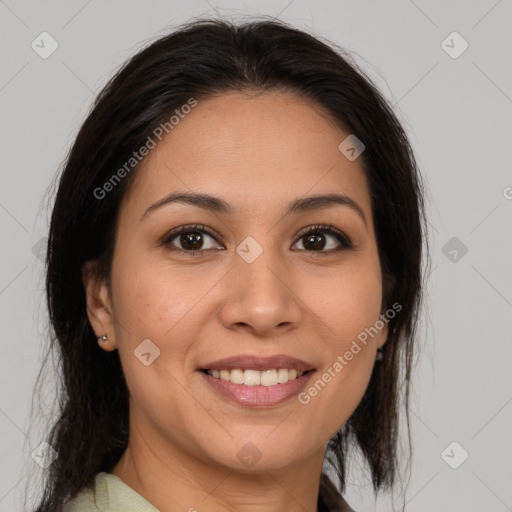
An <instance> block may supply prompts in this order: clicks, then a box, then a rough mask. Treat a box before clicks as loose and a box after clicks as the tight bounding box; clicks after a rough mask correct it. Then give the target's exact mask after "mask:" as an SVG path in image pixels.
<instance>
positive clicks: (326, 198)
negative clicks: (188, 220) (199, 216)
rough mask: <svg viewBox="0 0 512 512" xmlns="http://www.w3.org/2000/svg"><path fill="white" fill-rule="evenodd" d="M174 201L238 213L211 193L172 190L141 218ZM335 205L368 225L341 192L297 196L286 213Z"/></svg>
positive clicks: (357, 208)
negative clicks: (344, 207) (357, 215)
mask: <svg viewBox="0 0 512 512" xmlns="http://www.w3.org/2000/svg"><path fill="white" fill-rule="evenodd" d="M172 203H181V204H189V205H192V206H196V207H198V208H202V209H203V210H207V211H211V212H214V213H221V214H225V215H233V214H235V213H236V210H235V208H234V207H233V206H232V205H230V204H229V203H227V202H226V201H224V200H223V199H221V198H219V197H215V196H211V195H209V194H198V193H187V192H172V193H171V194H169V195H167V196H165V197H164V198H162V199H160V200H159V201H157V202H156V203H153V204H152V205H151V206H150V207H149V208H147V210H146V211H145V212H144V214H143V215H142V217H141V220H142V219H143V218H144V217H146V215H148V214H149V213H151V212H154V211H155V210H157V209H159V208H162V207H163V206H166V205H168V204H172ZM335 205H341V206H348V207H349V208H351V209H352V210H353V211H355V212H356V213H358V214H359V216H360V217H361V218H362V219H363V222H364V224H365V226H366V227H368V224H367V221H366V217H365V215H364V212H363V209H362V208H361V207H360V206H359V205H358V204H357V203H356V201H354V200H353V199H352V198H350V197H348V196H345V195H341V194H324V195H316V196H306V197H300V198H297V199H295V200H293V201H292V202H291V203H289V204H288V207H287V209H286V211H285V214H284V215H285V216H288V215H293V214H298V213H304V212H311V211H317V210H324V209H326V208H330V207H332V206H335Z"/></svg>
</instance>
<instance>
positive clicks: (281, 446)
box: [84, 92, 387, 512]
mask: <svg viewBox="0 0 512 512" xmlns="http://www.w3.org/2000/svg"><path fill="white" fill-rule="evenodd" d="M348 135H349V133H348V132H346V131H344V130H343V129H342V128H341V127H340V126H339V125H338V124H337V123H335V122H334V121H333V120H332V119H331V118H329V116H327V115H326V114H325V113H323V111H322V110H321V109H320V108H319V107H318V106H317V105H314V104H312V103H310V102H307V101H305V100H303V99H300V98H298V97H296V96H294V95H291V94H289V93H277V92H273V93H264V94H254V93H250V94H249V93H238V92H236V93H228V94H222V95H218V96H215V97H210V98H208V99H202V100H200V101H198V105H197V106H196V107H195V108H194V109H193V110H192V111H191V112H190V114H188V115H187V116H186V117H185V118H184V119H182V120H181V121H180V122H179V124H178V125H177V126H175V127H174V129H173V130H172V131H171V132H170V133H169V135H167V136H166V137H165V138H164V139H163V140H162V142H161V143H159V144H158V146H157V147H156V148H155V149H153V150H152V151H151V153H150V154H149V155H148V157H146V159H145V161H144V162H143V165H142V168H141V169H140V170H139V171H138V174H137V177H136V180H135V181H134V183H133V184H132V187H131V188H130V189H129V190H128V192H127V194H126V195H125V197H124V198H123V201H122V204H121V207H120V211H119V219H118V227H117V234H116V245H115V251H114V257H113V264H112V276H111V289H109V287H108V286H107V284H106V283H105V282H103V281H102V280H101V279H100V278H98V277H96V275H95V274H94V272H92V271H91V268H93V267H89V266H87V267H85V268H84V286H85V288H86V291H87V309H88V315H89V319H90V322H91V325H92V327H93V329H94V330H95V332H96V333H97V334H98V335H101V334H105V333H106V334H107V335H108V341H107V342H105V343H102V344H101V347H102V348H103V349H104V350H108V351H111V350H119V355H120V358H121V363H122V365H123V369H124V371H125V373H126V380H127V384H128V387H129V392H130V426H131V428H130V440H129V445H128V448H127V450H126V452H125V453H124V455H123V456H122V458H121V459H120V461H119V462H118V464H117V465H116V466H115V467H114V469H113V471H112V473H113V474H114V475H116V476H118V477H119V478H121V480H123V481H124V482H125V483H127V484H128V485H129V486H130V487H132V488H133V489H135V490H136V491H137V492H138V493H139V494H141V495H142V496H143V497H145V498H146V499H147V500H148V501H149V502H150V503H152V504H153V505H154V506H155V507H157V508H158V509H159V510H161V511H162V512H167V511H168V512H170V511H174V510H189V509H190V510H193V509H191V507H194V508H195V509H196V510H198V511H201V510H208V511H212V512H216V511H226V510H229V511H235V510H236V511H238V512H259V511H265V512H272V511H282V510H289V511H304V510H308V511H316V502H317V499H318V489H319V482H320V475H321V471H322V463H323V460H324V454H325V449H326V444H327V442H328V440H329V439H330V437H331V436H332V435H334V434H335V433H336V432H337V431H338V430H339V429H340V428H341V426H342V425H343V424H344V423H345V422H346V420H347V419H348V418H349V416H350V415H351V414H352V412H353V411H354V410H355V408H356V406H357V404H358V403H359V402H360V400H361V398H362V396H363V395H364V392H365V390H366V388H367V385H368V382H369V379H370V375H371V372H372V369H373V365H374V362H375V354H376V350H377V348H378V347H380V346H382V345H383V344H384V343H385V341H386V338H387V328H386V327H385V328H384V329H382V330H381V331H380V332H379V334H378V335H377V336H375V337H373V338H369V340H368V344H367V345H366V346H362V350H361V351H360V352H359V353H358V354H357V355H355V356H354V358H353V359H352V360H351V361H350V362H349V363H348V364H347V365H346V366H345V367H344V368H343V370H342V371H340V372H338V373H337V374H336V376H335V377H334V378H332V380H331V381H330V382H329V383H328V384H327V385H326V386H325V387H324V388H323V389H322V390H321V391H320V392H319V393H318V394H317V395H316V396H315V397H313V398H311V401H310V402H309V403H308V404H306V405H304V404H301V403H299V401H298V400H297V397H293V398H291V399H288V400H287V401H286V402H284V403H282V404H278V405H273V406H269V407H265V408H250V407H247V406H242V405H239V404H237V403H235V402H232V401H229V400H228V399H226V398H224V397H223V396H221V395H220V394H218V393H217V392H216V391H214V390H213V389H212V388H211V387H210V386H209V385H208V384H207V383H205V381H204V379H203V377H202V376H201V375H200V374H199V373H198V371H196V370H197V369H198V368H199V367H201V365H202V364H203V365H204V364H205V363H207V362H211V361H214V360H217V359H220V358H224V357H229V356H233V355H237V354H253V355H263V356H270V355H274V354H286V355H291V356H294V357H297V358H300V359H303V360H305V361H308V362H310V363H311V364H312V365H313V366H314V367H315V368H316V369H317V374H316V376H314V377H313V378H312V379H311V380H310V381H309V383H308V385H307V386H308V387H309V386H310V385H311V384H313V383H314V382H315V381H316V380H317V378H319V377H320V376H321V375H322V374H323V373H324V372H325V371H326V370H327V369H328V368H329V367H332V365H333V363H334V362H335V361H336V360H337V357H338V356H339V355H343V354H344V353H345V352H346V351H347V350H348V349H349V348H350V346H351V343H352V342H353V340H354V339H356V338H357V336H358V334H359V333H361V332H362V331H363V330H364V329H365V328H366V327H369V326H372V325H374V324H375V322H376V321H377V320H378V318H379V315H380V313H381V312H382V303H381V302H382V278H381V268H380V263H379V257H378V252H377V245H376V238H375V233H374V226H373V222H372V211H371V204H370V195H369V191H368V185H367V182H366V178H365V175H364V172H363V169H362V166H361V159H356V160H354V161H349V160H348V159H347V158H346V157H345V156H344V155H343V154H342V153H341V152H340V151H339V150H338V145H339V144H340V142H341V141H343V140H344V139H345V138H346V137H347V136H348ZM176 191H180V192H192V191H193V192H201V193H208V194H211V195H214V196H218V197H220V198H222V199H224V200H225V201H227V202H229V203H230V204H231V205H232V206H233V207H234V208H235V209H236V213H235V214H234V215H225V214H222V213H212V212H209V211H206V210H203V209H200V208H198V207H196V206H192V205H186V204H178V203H175V204H169V205H166V206H163V207H161V208H159V209H156V210H154V211H153V212H151V213H149V214H147V215H146V216H144V218H143V219H142V220H141V217H142V216H143V214H144V212H145V210H146V209H147V208H148V207H149V206H150V205H152V204H153V203H155V202H157V201H158V200H160V199H162V198H163V197H165V196H166V195H167V194H169V193H170V192H176ZM330 193H339V194H344V195H347V196H349V197H350V198H352V199H353V200H354V201H355V202H357V204H358V205H359V206H360V207H361V209H362V211H363V212H364V216H365V218H366V223H367V224H365V222H364V221H363V219H362V218H361V217H360V216H359V215H358V213H357V212H356V211H354V210H353V209H351V208H349V207H347V206H340V205H334V206H331V207H329V208H326V209H324V210H318V211H311V212H307V213H298V214H293V215H290V216H284V215H283V212H284V210H285V207H286V205H287V204H288V203H289V202H290V201H292V200H294V199H296V198H299V197H305V196H311V195H317V194H330ZM105 200H108V198H106V199H105ZM195 223H199V224H203V225H205V226H207V227H209V228H212V229H213V230H215V231H217V232H218V233H219V234H220V237H217V238H216V239H215V238H211V237H210V236H209V235H207V234H204V235H203V236H204V238H203V241H204V242H203V246H202V248H201V249H200V250H202V251H203V253H202V254H203V255H202V256H201V255H199V256H190V255H187V254H186V253H185V252H179V249H180V248H182V247H183V246H182V245H180V238H179V235H178V236H177V237H175V238H174V241H173V242H172V245H171V247H172V248H174V249H175V251H172V249H171V248H169V247H165V246H164V245H163V243H162V240H163V239H164V238H165V235H166V234H167V233H169V232H170V231H171V230H172V229H174V228H177V227H180V226H186V225H188V224H195ZM320 223H321V224H329V225H332V226H334V227H335V228H338V229H339V230H341V231H343V232H344V233H345V234H346V235H347V236H348V237H349V238H350V239H351V240H352V242H353V243H354V245H355V248H354V249H343V250H340V251H339V252H330V254H329V253H328V251H329V250H330V249H333V248H339V247H343V246H342V245H341V243H340V242H339V241H338V239H337V238H336V237H335V236H334V235H331V234H329V233H324V237H325V238H324V241H325V243H326V244H327V245H326V246H325V248H323V249H319V250H315V249H314V248H313V249H311V248H309V249H306V248H305V247H306V245H307V240H306V237H304V236H303V235H301V236H298V234H299V232H301V231H302V230H303V229H304V228H308V227H310V226H313V225H315V224H320ZM192 231H194V230H192ZM306 232H307V231H304V233H306ZM247 236H251V237H253V238H254V239H255V240H256V241H257V242H258V244H259V245H260V246H261V247H262V248H263V252H262V253H261V255H260V256H259V257H258V258H256V260H255V261H254V262H252V263H250V264H249V263H247V262H246V261H245V260H244V259H242V258H241V257H240V256H239V255H238V254H237V253H236V252H235V250H236V247H237V246H238V245H239V244H240V243H241V242H242V241H243V240H244V239H245V238H246V237H247ZM216 248H220V249H223V250H215V249H216ZM320 253H321V254H320ZM145 339H150V340H151V341H152V343H154V344H155V345H156V346H157V347H158V348H159V350H160V356H159V357H158V358H156V359H155V360H154V361H153V362H152V364H150V365H148V366H145V365H144V364H141V361H140V360H139V359H138V358H137V357H135V355H134V350H135V349H136V348H137V346H138V345H139V344H140V343H141V342H142V340H145ZM249 441H250V442H251V443H253V445H255V446H256V447H257V449H258V451H259V453H260V454H261V458H260V459H259V460H258V461H257V463H255V464H254V465H253V466H252V467H248V465H247V464H245V463H244V462H243V461H241V460H240V459H239V458H238V457H237V453H238V451H239V450H240V449H241V448H242V447H243V446H244V445H245V444H246V443H247V442H249Z"/></svg>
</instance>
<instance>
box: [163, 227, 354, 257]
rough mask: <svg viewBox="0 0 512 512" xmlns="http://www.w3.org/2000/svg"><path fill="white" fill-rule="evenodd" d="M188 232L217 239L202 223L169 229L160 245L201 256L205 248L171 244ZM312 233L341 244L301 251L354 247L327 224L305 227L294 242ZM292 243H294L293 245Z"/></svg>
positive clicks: (347, 239) (331, 251)
mask: <svg viewBox="0 0 512 512" xmlns="http://www.w3.org/2000/svg"><path fill="white" fill-rule="evenodd" d="M190 232H200V233H206V234H207V235H209V236H211V237H212V238H213V239H214V240H215V241H217V237H218V236H219V235H217V234H216V233H215V232H214V231H212V230H211V229H209V228H208V227H206V226H204V225H202V224H193V225H189V226H182V227H181V228H178V229H176V230H173V231H171V232H170V233H168V234H167V235H166V236H165V237H164V239H163V240H162V245H163V246H164V247H166V248H167V249H169V250H171V251H175V252H181V253H184V254H186V255H187V256H203V255H204V253H206V252H207V251H208V249H207V250H203V249H201V250H189V249H180V248H179V247H175V246H173V245H172V244H171V242H172V240H173V239H174V238H176V237H177V236H178V235H181V234H182V233H190ZM314 233H327V234H329V235H333V236H334V237H335V238H337V239H338V241H339V242H340V244H341V246H342V247H340V248H338V249H329V250H327V251H323V250H321V251H308V250H307V249H299V251H301V252H308V253H312V255H313V256H317V255H330V254H334V253H338V252H341V251H344V250H350V249H354V244H353V243H352V241H351V240H350V238H349V237H348V236H347V235H345V233H343V232H342V231H340V230H338V229H336V228H335V227H333V226H329V225H327V224H317V225H315V226H311V227H309V228H307V230H306V231H304V232H303V233H302V234H299V235H298V238H297V240H296V242H295V243H297V242H298V241H299V240H300V239H301V238H304V237H305V236H306V235H311V234H314ZM295 243H294V245H295Z"/></svg>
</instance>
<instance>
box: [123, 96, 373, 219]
mask: <svg viewBox="0 0 512 512" xmlns="http://www.w3.org/2000/svg"><path fill="white" fill-rule="evenodd" d="M164 133H165V132H164ZM348 135H349V133H348V132H347V131H345V130H344V129H343V128H341V126H340V124H339V123H337V122H335V121H334V120H333V119H332V118H331V117H330V116H329V115H328V114H327V113H326V112H325V111H324V110H323V109H322V108H321V107H319V106H318V105H316V104H315V103H312V102H309V101H307V100H304V99H301V98H299V97H297V96H295V95H292V94H291V93H277V92H272V93H263V94H262V93H259V94H255V93H226V94H222V95H217V96H213V97H208V98H206V99H198V100H197V106H195V107H194V108H193V109H192V110H191V111H190V113H188V114H186V115H182V117H181V118H180V119H179V122H178V123H176V124H174V125H173V128H172V129H171V130H170V131H169V133H168V134H167V135H165V136H164V137H163V139H162V141H161V142H158V139H156V142H158V144H157V145H156V147H155V148H154V149H153V150H151V152H150V153H149V155H148V156H147V157H146V158H145V160H144V161H143V163H142V165H141V168H140V169H139V171H138V173H137V177H136V180H135V181H134V183H133V184H132V187H131V188H130V190H129V191H128V193H127V197H125V200H124V202H125V203H126V202H129V203H130V205H131V208H132V209H136V210H140V209H141V208H144V207H145V206H146V207H147V203H148V202H151V201H156V200H158V199H159V198H161V197H162V196H163V195H166V194H167V193H169V192H171V191H173V190H182V191H189V192H190V191H191V190H193V191H197V192H205V193H209V194H212V195H216V196H218V197H222V198H225V199H226V200H228V201H229V202H230V203H232V204H233V205H234V206H235V208H236V209H237V210H240V211H242V210H244V209H245V210H247V211H251V212H254V211H258V210H261V211H263V210H264V209H265V208H266V206H267V205H268V206H271V205H273V206H274V207H275V205H276V204H277V203H288V202H289V201H290V200H292V199H295V198H296V197H299V196H304V195H313V194H315V195H316V194H321V193H324V194H325V193H333V192H339V193H343V194H346V195H351V196H352V197H354V198H355V199H357V201H358V202H359V204H360V205H361V206H362V207H363V209H365V210H367V212H369V211H370V210H369V208H370V198H369V194H368V190H367V183H366V178H365V175H364V172H363V168H362V163H361V159H358V160H354V161H350V160H348V159H347V158H346V157H345V156H344V155H343V154H342V153H341V152H340V151H339V149H338V146H339V144H340V143H341V142H342V141H343V140H344V139H345V138H346V137H347V136H348Z"/></svg>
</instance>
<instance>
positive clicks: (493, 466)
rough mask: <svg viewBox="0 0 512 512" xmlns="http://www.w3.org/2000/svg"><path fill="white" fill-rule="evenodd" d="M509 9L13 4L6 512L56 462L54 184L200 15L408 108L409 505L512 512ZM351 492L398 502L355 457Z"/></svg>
mask: <svg viewBox="0 0 512 512" xmlns="http://www.w3.org/2000/svg"><path fill="white" fill-rule="evenodd" d="M511 3H512V2H511V1H510V0H500V1H496V0H485V1H484V0H481V1H478V2H477V1H474V2H462V1H448V2H447V1H431V2H427V1H425V0H415V1H412V0H396V1H386V2H379V1H359V2H355V1H353V2H350V1H337V2H334V1H317V2H313V1H307V0H291V1H290V0H282V1H274V2H270V1H262V2H255V1H251V2H234V1H233V2H227V1H217V2H216V1H215V0H208V1H206V0H195V1H187V2H185V1H180V2H169V1H162V0H153V1H147V2H133V1H132V2H128V1H124V2H121V1H117V2H116V1H112V0H109V1H101V2H100V1H99V0H93V1H88V2H87V1H69V0H68V1H62V0H61V1H47V2H36V1H32V2H26V1H15V0H5V1H4V0H0V23H1V27H0V30H1V33H2V39H3V44H2V46H1V49H0V51H1V60H2V75H1V79H0V108H1V127H0V129H1V137H2V141H3V143H2V149H1V151H2V154H1V162H2V171H1V178H0V179H1V185H0V223H1V227H2V231H1V239H2V240H1V243H2V251H1V256H0V257H1V260H0V261H1V264H0V308H1V333H2V334H1V344H2V358H1V359H0V367H1V371H0V438H1V447H0V511H3V512H5V511H8V510H9V511H11V510H22V504H21V497H22V495H23V493H24V490H25V486H26V485H27V478H29V477H30V478H31V481H30V484H29V487H30V488H34V489H35V486H36V480H37V477H38V476H39V477H40V476H41V474H42V472H43V471H44V469H41V468H40V467H39V466H36V465H35V462H34V460H33V459H32V458H31V453H32V451H33V450H34V449H36V447H37V446H38V445H39V444H40V443H41V442H42V441H44V434H43V433H42V432H41V431H40V430H39V427H38V426H37V423H35V422H30V418H29V412H30V401H31V396H32V387H33V384H34V381H35V377H36V373H37V371H38V369H39V367H40V363H41V355H42V350H43V348H44V347H45V346H46V341H44V340H45V329H46V324H45V322H46V312H45V305H44V301H43V294H42V292H43V278H42V270H43V266H42V262H41V260H40V259H39V258H38V257H37V256H36V255H37V243H38V242H39V241H40V240H41V238H42V237H44V236H45V234H46V229H47V219H48V210H47V208H46V206H45V204H44V194H45V192H46V190H47V188H48V186H49V184H50V183H51V180H52V179H53V178H54V176H55V175H56V172H57V171H58V168H59V166H60V165H61V163H62V161H63V159H64V158H65V156H66V153H67V151H68V149H69V146H70V144H71V143H72V141H73V138H74V136H75V135H76V132H77V130H78V127H79V125H80V123H81V122H82V121H83V119H84V116H85V114H86V112H87V110H88V108H89V106H90V104H91V102H92V101H93V99H94V97H95V95H96V94H97V93H98V92H99V91H100V89H101V87H102V86H103V85H104V84H105V82H106V81H107V79H108V78H109V77H110V76H111V75H112V73H113V72H114V70H115V69H117V68H118V67H119V66H120V65H121V64H122V63H123V62H124V61H125V60H126V59H127V58H128V57H129V56H131V55H133V54H134V53H135V52H136V51H137V50H138V49H140V48H141V47H142V46H143V45H145V44H147V43H148V42H149V41H151V40H154V39H155V38H156V37H158V36H159V35H162V34H164V33H167V32H168V31H169V30H170V29H171V28H172V27H174V26H175V25H176V24H178V23H181V22H183V21H185V20H187V19H189V18H191V17H194V16H206V15H213V16H218V15H220V16H226V15H228V16H235V17H240V16H241V15H246V14H254V15H257V14H266V15H271V16H276V17H279V18H281V19H283V20H285V21H288V22H290V23H292V24H294V25H296V26H298V27H300V28H304V29H306V30H309V31H312V32H313V33H314V34H315V35H317V36H321V37H325V38H327V39H329V40H331V41H334V42H335V43H337V44H340V45H341V46H344V47H345V48H347V49H348V50H349V51H351V52H352V54H353V55H354V57H355V58H356V60H357V62H358V63H359V64H361V65H362V66H363V67H364V69H366V70H367V72H368V73H369V74H370V76H371V77H372V78H373V79H374V80H375V82H376V83H377V85H378V86H379V87H380V88H381V89H382V90H383V92H384V94H385V96H386V97H387V98H388V99H390V101H391V102H392V103H393V104H394V105H395V109H396V111H397V113H398V115H399V117H400V119H401V120H402V121H403V123H404V125H405V128H406V130H407V131H408V133H409V136H410V139H411V142H412V144H413V146H414V148H415V150H416V155H417V158H418V161H419V163H420V166H421V169H422V171H423V173H424V175H425V179H426V182H427V185H428V188H429V203H428V207H429V223H430V226H431V255H432V273H431V276H430V281H429V286H428V293H429V297H428V301H429V306H428V310H426V311H425V313H424V316H423V323H422V331H421V334H422V351H421V357H420V360H419V363H418V366H417V369H416V371H415V374H414V383H415V385H414V394H413V406H412V430H413V446H414V458H413V464H412V477H411V480H410V483H409V486H408V488H407V492H406V494H405V501H406V502H407V506H406V510H407V511H411V512H413V511H414V512H423V511H425V512H426V511H428V512H430V511H432V510H439V511H454V510H457V511H462V510H464V511H466V512H470V511H477V510H478V511H481V510H485V511H497V512H501V511H506V510H512V486H511V485H510V481H511V476H512V443H511V436H510V432H512V429H511V428H510V427H511V425H512V403H511V401H512V386H511V382H512V377H511V372H510V368H511V359H512V344H511V342H510V341H511V339H510V332H511V328H512V314H511V313H512V271H511V265H510V262H511V261H512V258H511V255H512V238H511V236H510V235H511V233H512V231H511V218H512V216H511V212H512V199H511V198H512V188H510V187H512V175H511V173H510V162H511V158H510V157H511V152H512V150H511V146H512V144H511V142H512V141H511V139H510V136H511V130H510V128H511V120H512V116H511V113H512V70H511V65H510V63H511V62H512V61H511V53H512V51H511V48H512V31H511V30H510V20H511V19H512V16H511V15H512V5H511ZM43 31H47V32H49V33H50V34H51V36H52V37H53V38H54V39H55V40H56V41H57V42H58V45H59V46H58V49H57V50H56V51H55V52H54V53H53V54H52V55H51V56H50V57H48V58H47V59H43V58H41V57H40V56H39V55H38V54H37V53H36V52H35V51H34V50H33V49H32V48H31V43H32V41H33V40H36V42H37V41H40V38H39V39H37V38H38V36H39V34H40V33H41V32H43ZM454 31H457V32H458V33H459V34H460V35H461V36H462V38H464V40H466V41H467V43H468V44H469V47H468V49H467V50H466V51H465V52H464V53H462V54H461V55H458V56H457V58H453V55H456V54H458V53H459V52H460V50H461V49H463V41H462V40H461V39H460V38H458V36H455V38H454V36H451V37H450V38H448V39H447V41H446V43H444V45H442V42H443V41H444V40H445V39H446V38H447V36H449V35H450V34H451V33H452V32H454ZM45 47H46V48H48V45H45ZM450 47H451V48H450ZM445 50H448V51H449V52H451V53H452V56H450V55H449V54H448V53H447V52H446V51H445ZM507 187H509V188H507ZM452 237H457V240H455V241H453V240H452V241H451V242H449V241H450V240H451V239H452ZM446 244H448V245H446ZM34 246H36V248H35V249H34ZM464 247H465V248H467V253H465V254H464ZM47 396H48V401H49V402H50V401H51V399H52V398H53V397H54V396H55V389H54V388H52V386H49V388H48V390H47ZM454 441H455V442H457V443H458V444H457V445H455V446H453V445H452V446H451V447H449V448H448V450H445V449H446V448H447V447H448V446H449V445H450V443H452V442H454ZM463 450H465V451H466V452H468V454H469V457H468V458H467V460H465V461H464V462H463V463H462V464H460V463H461V462H462V460H463V457H462V456H463V454H464V452H463ZM442 454H444V455H442ZM448 462H449V463H450V464H451V465H452V466H457V465H459V464H460V465H459V466H458V467H457V469H453V468H452V467H450V465H449V464H448ZM346 496H347V500H348V501H349V503H351V505H352V506H353V507H354V508H355V509H356V510H359V511H363V510H364V511H369V510H379V511H387V510H390V509H391V508H390V504H389V501H388V500H387V499H386V498H379V500H378V501H377V503H375V502H374V500H373V497H372V492H371V490H370V487H369V483H368V480H367V479H366V478H365V477H364V476H363V473H361V471H358V468H357V464H356V467H354V472H353V473H352V474H351V475H350V478H349V486H348V491H347V494H346ZM397 503H400V502H399V501H398V502H397Z"/></svg>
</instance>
